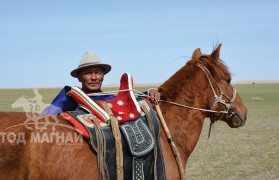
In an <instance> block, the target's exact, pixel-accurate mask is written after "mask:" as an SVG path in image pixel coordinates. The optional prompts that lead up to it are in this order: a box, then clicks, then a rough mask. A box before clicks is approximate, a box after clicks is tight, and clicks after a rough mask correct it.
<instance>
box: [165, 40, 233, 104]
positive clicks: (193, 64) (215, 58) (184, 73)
mask: <svg viewBox="0 0 279 180" xmlns="http://www.w3.org/2000/svg"><path fill="white" fill-rule="evenodd" d="M220 47H221V45H219V46H218V47H217V48H215V49H214V50H213V52H212V53H211V54H210V55H201V56H200V57H198V58H196V57H192V59H190V60H189V61H188V62H187V63H186V65H185V66H183V67H182V68H181V69H180V70H178V71H177V72H176V73H175V74H174V75H173V76H171V77H170V78H169V79H168V80H167V81H165V82H164V83H163V84H162V85H161V86H160V87H159V91H160V92H161V94H162V99H165V100H167V99H172V98H175V97H176V96H177V94H179V93H180V91H181V89H182V86H183V85H184V84H185V83H187V80H188V79H189V78H195V76H196V72H197V71H198V70H201V69H200V67H199V66H198V64H201V65H203V66H205V67H206V68H207V69H208V70H209V71H210V73H211V74H212V76H213V77H214V78H215V80H216V81H219V80H220V79H225V80H226V81H228V82H229V81H230V79H231V73H230V72H229V70H228V68H227V66H226V65H225V64H224V62H223V61H222V60H221V59H220V58H219V51H220ZM196 83H198V82H196Z"/></svg>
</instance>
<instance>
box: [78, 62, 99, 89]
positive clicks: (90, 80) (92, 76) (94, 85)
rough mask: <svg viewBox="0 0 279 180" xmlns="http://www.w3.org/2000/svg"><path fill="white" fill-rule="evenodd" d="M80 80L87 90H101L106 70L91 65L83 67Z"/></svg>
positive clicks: (83, 87) (79, 75) (79, 76)
mask: <svg viewBox="0 0 279 180" xmlns="http://www.w3.org/2000/svg"><path fill="white" fill-rule="evenodd" d="M78 80H79V82H81V84H82V89H83V90H84V91H85V92H87V93H90V92H96V91H99V90H100V88H101V86H102V82H103V80H104V70H103V69H102V68H99V67H91V68H90V67H89V68H85V69H81V70H80V71H79V74H78Z"/></svg>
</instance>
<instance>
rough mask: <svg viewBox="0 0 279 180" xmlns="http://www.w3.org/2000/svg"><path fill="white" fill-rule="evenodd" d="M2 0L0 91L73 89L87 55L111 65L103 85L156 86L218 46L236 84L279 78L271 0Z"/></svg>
mask: <svg viewBox="0 0 279 180" xmlns="http://www.w3.org/2000/svg"><path fill="white" fill-rule="evenodd" d="M0 2H1V5H0V23H1V25H0V61H1V66H0V78H1V84H0V88H28V87H30V88H32V87H62V86H64V85H79V83H78V81H77V80H76V79H75V78H72V77H71V76H70V75H69V73H70V71H71V70H72V69H74V68H76V67H77V65H78V63H79V61H80V59H81V57H82V56H83V54H84V52H85V51H96V52H97V53H98V55H99V57H100V58H101V59H102V60H103V61H104V62H106V63H109V64H111V65H112V71H111V72H110V73H109V74H108V75H106V77H105V81H104V85H111V84H119V79H120V77H121V75H122V74H123V73H124V72H129V73H130V74H132V76H133V77H134V82H135V83H136V84H147V83H162V82H164V81H165V80H167V79H168V78H169V77H170V76H171V75H172V74H173V73H175V72H176V71H177V70H178V69H179V68H180V67H182V66H183V65H184V64H185V63H186V62H187V60H189V58H190V57H191V55H192V52H193V51H194V50H195V49H196V48H198V47H200V48H201V49H202V51H203V53H206V54H209V53H211V51H212V49H213V47H214V45H216V44H217V43H218V42H221V43H222V44H223V46H222V49H221V59H223V60H224V61H225V62H226V64H227V65H228V66H229V67H230V70H231V71H232V73H233V81H234V82H236V81H243V80H279V72H278V69H279V58H278V51H279V1H277V0H268V1H264V0H234V1H231V2H228V1H226V2H225V1H221V0H211V1H207V0H204V1H198V0H197V1H189V2H188V1H170V0H168V1H166V0H165V1H164V0H161V1H155V0H152V1H147V0H141V1H135V0H133V1H131V0H130V1H127V0H126V1H123V0H119V1H109V0H107V1H105V0H98V1H94V0H80V1H73V0H72V1H71V0H67V1H66V0H60V1H54V0H48V1H39V0H24V1H22V0H9V1H3V0H1V1H0Z"/></svg>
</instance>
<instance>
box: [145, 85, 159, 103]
mask: <svg viewBox="0 0 279 180" xmlns="http://www.w3.org/2000/svg"><path fill="white" fill-rule="evenodd" d="M148 95H149V96H150V98H151V100H152V101H157V102H158V101H160V93H159V91H158V90H157V89H154V88H150V89H148Z"/></svg>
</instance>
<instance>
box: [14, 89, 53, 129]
mask: <svg viewBox="0 0 279 180" xmlns="http://www.w3.org/2000/svg"><path fill="white" fill-rule="evenodd" d="M33 92H34V97H33V98H28V97H27V96H25V95H22V96H21V97H20V98H19V99H17V100H16V101H15V102H14V103H13V104H12V105H11V107H12V108H13V109H19V108H22V109H23V111H24V112H25V114H26V118H27V119H26V120H25V122H24V125H25V126H26V128H27V129H30V130H33V127H32V126H30V125H31V124H35V128H36V129H39V130H41V131H43V130H44V129H47V126H48V125H49V124H53V123H52V122H50V118H49V116H45V115H42V114H40V113H41V112H42V111H43V110H44V109H45V108H46V107H47V106H49V104H45V103H44V102H43V97H42V95H41V94H40V93H39V90H38V89H33ZM52 121H54V123H58V119H57V118H56V117H53V118H52ZM52 128H53V129H52V130H53V131H54V130H55V126H52Z"/></svg>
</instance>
